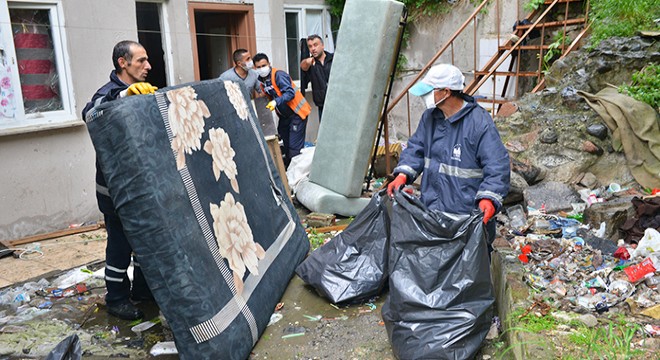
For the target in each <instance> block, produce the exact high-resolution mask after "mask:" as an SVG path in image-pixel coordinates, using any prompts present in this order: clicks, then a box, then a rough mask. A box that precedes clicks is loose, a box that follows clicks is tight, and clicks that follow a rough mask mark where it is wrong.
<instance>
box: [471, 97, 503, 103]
mask: <svg viewBox="0 0 660 360" xmlns="http://www.w3.org/2000/svg"><path fill="white" fill-rule="evenodd" d="M475 100H477V101H478V102H483V103H489V104H506V103H508V102H511V99H504V98H496V99H493V98H488V97H475Z"/></svg>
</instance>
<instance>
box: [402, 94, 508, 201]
mask: <svg viewBox="0 0 660 360" xmlns="http://www.w3.org/2000/svg"><path fill="white" fill-rule="evenodd" d="M422 172H423V174H422V187H421V200H422V202H423V203H424V204H425V205H426V206H427V207H428V208H429V209H435V210H439V211H444V212H449V213H455V214H467V213H470V212H471V211H472V210H473V209H475V208H476V207H477V206H478V203H479V200H481V199H490V200H492V201H493V204H494V205H495V208H496V210H499V209H500V208H501V206H502V201H503V198H504V197H505V196H506V195H507V193H508V192H509V181H510V176H511V173H510V172H511V166H510V163H509V153H508V152H507V150H506V149H505V148H504V145H503V144H502V140H501V139H500V135H499V133H498V132H497V128H496V127H495V124H494V123H493V120H492V118H491V117H490V114H488V112H487V111H486V110H484V109H483V108H482V107H481V106H479V105H478V104H477V103H476V102H475V101H474V100H473V99H472V98H469V99H468V100H466V103H465V105H464V106H463V108H462V109H461V110H459V111H458V112H457V113H456V114H454V115H452V116H450V117H449V118H448V119H445V116H444V114H443V113H442V111H440V109H438V108H433V109H429V110H426V111H425V112H424V114H423V115H422V119H421V120H420V123H419V126H418V127H417V130H416V131H415V133H414V134H413V136H412V137H411V138H410V139H409V140H408V146H407V148H406V149H405V150H404V151H403V152H402V154H401V158H400V160H399V163H398V165H397V167H396V168H395V169H394V174H395V175H397V174H399V173H403V174H406V175H407V177H408V183H412V182H413V181H414V180H415V179H416V178H417V176H419V174H420V173H422Z"/></svg>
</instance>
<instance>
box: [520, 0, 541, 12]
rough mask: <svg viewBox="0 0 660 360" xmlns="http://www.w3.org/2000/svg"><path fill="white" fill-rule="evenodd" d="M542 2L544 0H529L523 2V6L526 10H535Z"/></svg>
mask: <svg viewBox="0 0 660 360" xmlns="http://www.w3.org/2000/svg"><path fill="white" fill-rule="evenodd" d="M544 2H545V0H529V2H528V3H527V4H525V6H524V7H523V8H524V9H525V10H526V11H529V12H532V11H534V10H537V9H538V8H539V7H541V5H543V3H544Z"/></svg>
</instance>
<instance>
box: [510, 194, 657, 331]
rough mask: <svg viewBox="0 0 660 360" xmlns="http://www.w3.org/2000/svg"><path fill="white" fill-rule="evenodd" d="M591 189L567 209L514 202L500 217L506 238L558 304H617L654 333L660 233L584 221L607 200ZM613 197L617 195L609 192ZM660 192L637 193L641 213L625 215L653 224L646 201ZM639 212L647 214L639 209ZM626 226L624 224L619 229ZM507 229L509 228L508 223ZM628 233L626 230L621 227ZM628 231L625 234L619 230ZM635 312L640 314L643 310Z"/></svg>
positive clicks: (542, 294) (596, 309)
mask: <svg viewBox="0 0 660 360" xmlns="http://www.w3.org/2000/svg"><path fill="white" fill-rule="evenodd" d="M595 193H597V192H594V191H590V192H589V191H581V192H580V195H581V196H582V197H583V198H584V197H585V196H586V198H587V202H586V203H574V204H572V205H573V208H574V209H573V210H572V211H570V212H562V211H560V212H557V213H554V214H549V213H546V212H545V211H544V209H543V208H541V209H534V208H531V207H528V208H527V215H525V213H524V212H522V211H521V210H522V208H521V207H520V206H517V207H510V208H509V209H508V211H507V215H508V216H505V215H500V216H499V219H500V220H501V221H503V222H505V224H506V225H507V227H506V228H508V229H509V230H508V232H509V234H507V236H506V238H507V239H508V240H509V244H510V245H511V247H512V248H514V249H515V255H512V256H517V258H518V259H519V261H520V262H521V263H522V264H523V268H524V281H525V282H526V283H527V284H528V285H529V286H530V287H531V288H532V289H533V291H534V292H536V293H537V296H536V298H542V299H545V301H547V302H548V303H550V304H551V305H552V307H553V308H555V309H557V310H561V311H566V312H576V313H597V314H602V313H605V312H609V311H612V312H617V313H622V314H624V315H626V316H631V317H635V318H637V320H638V321H641V322H644V325H643V326H644V327H645V330H646V331H647V333H648V334H649V335H660V287H659V286H660V233H659V232H658V230H657V229H656V228H655V227H648V228H646V229H645V231H644V233H643V234H642V235H641V237H634V236H632V237H631V236H625V238H626V240H624V239H623V238H621V239H617V238H605V232H606V223H605V222H602V223H601V224H600V226H598V227H592V226H590V225H588V224H583V223H582V221H584V216H583V214H584V210H586V209H587V208H588V207H589V206H590V205H592V204H594V203H598V202H605V201H606V199H605V198H603V197H599V196H597V195H594V194H595ZM612 200H615V199H612ZM659 200H660V197H658V196H657V195H656V196H653V197H650V196H649V197H633V198H632V200H631V202H632V203H633V204H635V206H636V208H637V211H638V214H637V215H636V216H633V217H631V218H630V219H628V221H627V223H628V227H631V226H630V223H635V224H636V227H639V226H640V223H644V224H654V223H652V222H650V221H649V218H651V219H655V218H657V217H660V213H658V212H657V211H655V212H654V213H653V214H651V215H649V214H644V213H643V212H644V211H647V212H648V208H646V210H644V208H643V207H640V206H638V205H640V204H641V203H647V204H653V203H654V202H656V201H659ZM640 209H642V210H641V212H642V216H638V215H640V214H639V212H640ZM624 228H625V226H624V225H622V226H621V230H622V231H623V229H624ZM505 231H506V230H505ZM619 234H622V235H626V234H625V231H623V232H622V233H619ZM622 237H623V236H622ZM638 315H642V316H641V317H639V318H638Z"/></svg>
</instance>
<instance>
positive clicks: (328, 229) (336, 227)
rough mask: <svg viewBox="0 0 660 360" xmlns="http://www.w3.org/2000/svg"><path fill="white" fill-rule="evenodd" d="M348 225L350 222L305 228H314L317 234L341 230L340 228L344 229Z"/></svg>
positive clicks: (309, 230) (307, 230)
mask: <svg viewBox="0 0 660 360" xmlns="http://www.w3.org/2000/svg"><path fill="white" fill-rule="evenodd" d="M347 227H348V224H342V225H333V226H326V227H320V228H307V229H305V231H306V232H308V233H309V232H311V231H312V230H314V231H316V233H317V234H323V233H328V232H331V231H339V230H344V229H346V228H347Z"/></svg>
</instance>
